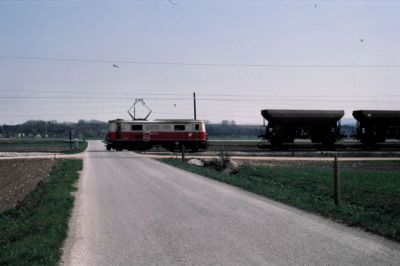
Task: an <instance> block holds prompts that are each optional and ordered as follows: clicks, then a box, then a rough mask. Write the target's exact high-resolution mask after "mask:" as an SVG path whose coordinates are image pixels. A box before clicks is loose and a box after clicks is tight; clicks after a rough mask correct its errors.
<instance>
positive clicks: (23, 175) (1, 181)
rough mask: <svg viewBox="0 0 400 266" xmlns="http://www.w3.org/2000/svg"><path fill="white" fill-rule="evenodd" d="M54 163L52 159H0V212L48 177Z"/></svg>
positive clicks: (13, 204)
mask: <svg viewBox="0 0 400 266" xmlns="http://www.w3.org/2000/svg"><path fill="white" fill-rule="evenodd" d="M54 164H55V161H54V160H52V159H13V160H4V161H2V160H0V212H2V211H4V210H6V209H8V208H11V207H14V206H15V205H16V204H17V202H18V201H21V200H22V199H23V198H24V197H25V195H26V194H28V193H29V192H30V191H31V190H33V189H34V188H35V187H36V184H37V183H38V182H39V181H41V180H43V179H45V178H46V177H48V175H49V173H50V171H51V169H52V168H53V166H54Z"/></svg>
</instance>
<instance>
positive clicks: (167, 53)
mask: <svg viewBox="0 0 400 266" xmlns="http://www.w3.org/2000/svg"><path fill="white" fill-rule="evenodd" d="M398 14H400V1H384V0H383V1H351V0H349V1H307V0H306V1H302V0H299V1H296V0H292V1H285V0H283V1H269V0H264V1H256V0H254V1H251V0H231V1H223V0H219V1H218V0H215V1H211V0H209V1H207V0H191V1H190V0H186V1H183V0H173V1H172V0H170V1H168V0H147V1H146V0H138V1H99V0H96V1H40V0H36V1H7V0H0V124H18V123H23V122H25V121H27V120H39V119H40V120H57V121H69V122H76V121H78V120H79V119H85V120H90V119H97V120H102V121H107V120H111V119H116V118H123V119H130V118H129V115H128V114H127V112H126V111H127V110H128V109H129V108H130V107H131V106H132V104H133V101H134V99H135V98H143V99H144V101H145V102H146V104H147V105H148V106H149V107H150V108H151V109H152V111H153V112H152V114H151V115H150V117H149V119H150V120H153V119H167V118H193V100H192V94H193V92H195V93H196V98H197V118H198V119H204V120H209V121H211V122H217V123H218V122H220V121H221V120H235V121H236V122H237V123H240V124H262V122H263V121H262V116H261V114H260V111H261V110H262V109H313V110H319V109H322V110H324V109H328V110H345V113H346V114H345V117H347V118H349V117H351V113H352V110H358V109H376V110H400V86H399V85H400V18H399V16H398ZM137 110H138V115H139V116H141V115H144V114H145V109H144V108H140V107H138V109H137Z"/></svg>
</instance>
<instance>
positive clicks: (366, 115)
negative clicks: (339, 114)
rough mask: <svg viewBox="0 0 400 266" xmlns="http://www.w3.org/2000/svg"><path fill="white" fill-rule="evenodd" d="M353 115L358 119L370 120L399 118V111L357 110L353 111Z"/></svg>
mask: <svg viewBox="0 0 400 266" xmlns="http://www.w3.org/2000/svg"><path fill="white" fill-rule="evenodd" d="M353 117H354V118H355V119H357V120H358V121H360V122H361V121H372V120H382V121H383V120H400V111H393V110H357V111H353Z"/></svg>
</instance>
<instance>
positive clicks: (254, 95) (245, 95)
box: [0, 88, 400, 98]
mask: <svg viewBox="0 0 400 266" xmlns="http://www.w3.org/2000/svg"><path fill="white" fill-rule="evenodd" d="M224 89H226V88H224ZM248 90H250V91H251V90H252V89H248ZM1 91H2V92H6V91H7V92H27V93H49V94H77V95H83V94H90V95H121V96H122V95H123V96H124V98H127V97H128V98H132V97H134V96H133V94H134V95H136V96H135V97H138V96H140V97H141V98H145V97H144V96H187V97H189V96H188V94H187V93H145V92H143V93H142V92H129V91H126V92H123V91H121V92H116V91H114V92H106V91H88V90H84V91H77V90H76V91H74V90H24V89H4V90H1ZM197 94H198V95H199V96H207V97H268V98H310V97H311V98H322V97H335V98H350V97H354V98H366V97H371V98H376V97H400V94H392V93H391V94H371V95H360V94H357V93H356V94H341V95H337V94H324V95H322V94H321V95H312V96H308V95H304V94H302V95H293V94H291V95H273V96H271V95H266V94H254V93H253V94H232V93H231V94H218V93H216V94H215V93H214V94H209V93H204V94H202V93H197ZM12 96H14V95H12ZM15 96H19V95H15ZM0 97H1V96H0ZM21 97H22V95H21ZM85 97H89V96H81V98H85ZM107 98H110V97H107Z"/></svg>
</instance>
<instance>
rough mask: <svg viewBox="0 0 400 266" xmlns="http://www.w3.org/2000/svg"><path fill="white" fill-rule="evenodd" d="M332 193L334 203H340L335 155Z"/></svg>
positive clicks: (337, 164)
mask: <svg viewBox="0 0 400 266" xmlns="http://www.w3.org/2000/svg"><path fill="white" fill-rule="evenodd" d="M333 193H334V196H335V205H336V206H338V205H339V204H340V169H339V162H338V159H337V156H336V155H335V160H334V161H333Z"/></svg>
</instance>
